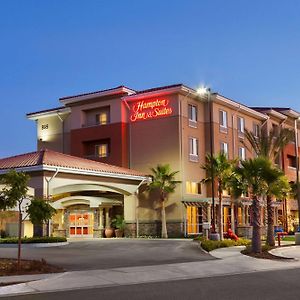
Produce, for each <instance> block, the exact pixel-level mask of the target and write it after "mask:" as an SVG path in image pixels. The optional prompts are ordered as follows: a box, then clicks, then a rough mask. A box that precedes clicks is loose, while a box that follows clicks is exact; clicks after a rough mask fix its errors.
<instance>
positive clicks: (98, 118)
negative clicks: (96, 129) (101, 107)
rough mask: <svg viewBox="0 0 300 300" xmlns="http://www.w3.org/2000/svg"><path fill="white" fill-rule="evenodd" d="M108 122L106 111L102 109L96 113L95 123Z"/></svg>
mask: <svg viewBox="0 0 300 300" xmlns="http://www.w3.org/2000/svg"><path fill="white" fill-rule="evenodd" d="M107 123H108V111H102V112H100V113H99V114H97V115H96V124H98V125H105V124H107Z"/></svg>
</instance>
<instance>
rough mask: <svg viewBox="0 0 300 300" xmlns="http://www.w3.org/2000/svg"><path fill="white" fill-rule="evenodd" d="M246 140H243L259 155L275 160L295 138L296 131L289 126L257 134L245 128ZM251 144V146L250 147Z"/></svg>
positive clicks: (247, 146)
mask: <svg viewBox="0 0 300 300" xmlns="http://www.w3.org/2000/svg"><path fill="white" fill-rule="evenodd" d="M245 137H246V140H245V141H242V143H243V144H244V146H245V147H246V148H247V149H248V150H249V151H250V152H252V150H253V151H254V153H255V154H256V155H257V156H263V157H267V158H269V159H271V161H275V159H276V158H278V156H279V154H280V153H281V151H282V150H283V149H284V147H285V146H286V145H288V144H289V143H290V142H291V141H292V140H293V139H294V132H293V131H292V130H290V129H288V128H281V129H279V130H278V131H275V130H271V131H270V133H269V134H268V133H267V132H262V133H261V134H259V136H255V135H254V133H253V132H251V131H249V130H247V129H245ZM249 145H250V147H249Z"/></svg>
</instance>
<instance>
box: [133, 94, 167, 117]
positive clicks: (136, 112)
mask: <svg viewBox="0 0 300 300" xmlns="http://www.w3.org/2000/svg"><path fill="white" fill-rule="evenodd" d="M172 112H173V110H172V108H171V107H170V106H169V100H167V99H155V100H153V99H152V100H147V101H144V100H141V101H138V102H135V103H134V104H132V105H131V114H130V121H131V122H135V121H139V120H149V119H156V118H159V117H166V116H169V115H171V114H172Z"/></svg>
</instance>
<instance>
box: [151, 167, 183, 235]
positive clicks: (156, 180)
mask: <svg viewBox="0 0 300 300" xmlns="http://www.w3.org/2000/svg"><path fill="white" fill-rule="evenodd" d="M151 171H152V175H151V177H152V182H151V183H150V184H149V189H150V190H152V191H157V192H158V193H159V200H160V204H161V237H162V238H165V239H166V238H168V231H167V221H166V201H167V199H168V196H169V195H170V194H171V193H174V192H175V189H176V186H177V185H178V184H179V183H180V181H177V180H175V176H176V174H177V173H178V172H179V171H171V168H170V165H169V164H166V165H160V164H159V165H157V166H156V167H155V168H151Z"/></svg>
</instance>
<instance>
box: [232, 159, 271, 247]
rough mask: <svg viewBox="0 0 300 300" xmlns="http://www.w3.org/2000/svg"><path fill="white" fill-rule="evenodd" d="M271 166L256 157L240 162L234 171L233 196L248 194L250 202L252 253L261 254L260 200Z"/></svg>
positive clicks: (268, 161) (264, 160)
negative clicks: (251, 213)
mask: <svg viewBox="0 0 300 300" xmlns="http://www.w3.org/2000/svg"><path fill="white" fill-rule="evenodd" d="M271 169H272V164H271V162H270V160H268V159H266V158H264V157H257V158H254V159H248V160H244V161H241V163H240V165H239V166H236V167H235V169H234V173H235V175H236V176H235V178H236V180H235V183H234V184H235V185H233V186H232V187H233V190H234V192H235V196H241V195H242V194H243V193H246V192H249V196H250V199H251V200H252V212H253V217H252V226H253V229H252V230H253V231H252V252H254V253H260V252H261V213H260V199H261V197H262V195H266V194H267V191H268V186H267V183H266V180H265V178H266V174H268V173H270V172H271Z"/></svg>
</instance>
